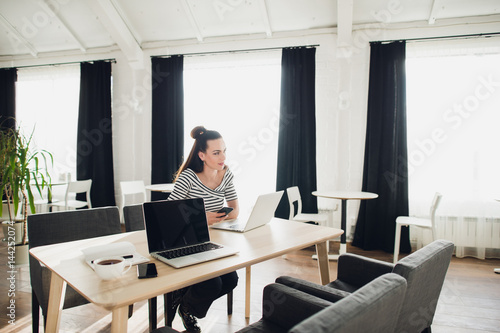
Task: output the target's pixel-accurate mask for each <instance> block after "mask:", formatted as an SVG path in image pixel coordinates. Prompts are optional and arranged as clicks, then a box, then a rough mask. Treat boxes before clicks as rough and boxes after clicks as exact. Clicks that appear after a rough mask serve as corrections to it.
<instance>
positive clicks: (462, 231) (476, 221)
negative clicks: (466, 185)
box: [410, 216, 500, 259]
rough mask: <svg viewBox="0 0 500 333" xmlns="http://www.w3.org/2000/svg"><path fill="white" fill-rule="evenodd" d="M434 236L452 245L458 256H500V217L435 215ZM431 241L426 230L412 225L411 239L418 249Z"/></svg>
mask: <svg viewBox="0 0 500 333" xmlns="http://www.w3.org/2000/svg"><path fill="white" fill-rule="evenodd" d="M436 232H437V235H436V237H437V238H438V239H447V240H450V241H452V242H453V243H454V244H455V255H456V256H457V257H459V258H462V257H466V256H472V257H476V258H480V259H484V258H500V218H486V217H462V216H437V217H436ZM431 241H432V234H431V233H430V231H428V230H423V229H421V228H416V227H411V229H410V242H411V243H412V245H416V248H420V247H421V246H423V245H426V244H428V243H430V242H431Z"/></svg>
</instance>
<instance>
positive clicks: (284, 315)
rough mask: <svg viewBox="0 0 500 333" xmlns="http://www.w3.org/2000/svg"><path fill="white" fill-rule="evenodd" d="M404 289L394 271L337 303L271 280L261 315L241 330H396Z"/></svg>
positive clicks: (290, 332)
mask: <svg viewBox="0 0 500 333" xmlns="http://www.w3.org/2000/svg"><path fill="white" fill-rule="evenodd" d="M405 291H406V280H405V279H404V278H402V277H401V276H399V275H397V274H393V273H389V274H385V275H383V276H380V277H378V278H376V279H375V280H373V281H371V282H370V283H368V284H367V285H366V286H364V287H362V288H360V289H359V290H357V291H356V292H354V293H352V294H350V295H349V296H347V297H345V298H343V299H342V300H340V301H338V302H336V303H331V302H329V301H325V300H322V299H321V298H318V297H316V296H312V295H309V294H307V293H304V292H302V291H299V290H297V289H294V288H291V287H288V286H285V285H281V284H278V283H274V284H270V285H268V286H266V287H265V288H264V296H263V303H262V319H260V320H259V321H258V322H256V323H254V324H252V325H250V326H248V327H245V328H244V329H242V330H240V331H238V333H249V332H251V333H264V332H269V333H271V332H272V333H279V332H288V333H303V332H307V333H326V332H331V333H353V332H373V333H378V332H380V333H387V332H394V329H395V327H396V323H397V318H398V315H399V312H400V309H401V305H402V303H403V299H404V295H405Z"/></svg>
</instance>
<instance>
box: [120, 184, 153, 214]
mask: <svg viewBox="0 0 500 333" xmlns="http://www.w3.org/2000/svg"><path fill="white" fill-rule="evenodd" d="M120 189H121V192H122V200H121V203H120V214H121V215H122V223H123V207H125V205H126V197H127V196H129V195H140V201H139V202H137V201H135V202H130V203H129V204H132V203H143V202H145V201H146V200H147V199H146V187H145V186H144V182H143V181H142V180H132V181H122V182H120Z"/></svg>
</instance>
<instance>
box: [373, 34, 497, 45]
mask: <svg viewBox="0 0 500 333" xmlns="http://www.w3.org/2000/svg"><path fill="white" fill-rule="evenodd" d="M496 35H500V32H491V33H480V34H470V35H452V36H435V37H421V38H408V39H394V40H380V41H374V42H370V43H394V42H402V41H406V42H412V41H425V40H433V39H461V38H476V37H485V38H488V37H493V36H496Z"/></svg>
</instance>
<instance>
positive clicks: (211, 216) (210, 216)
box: [207, 212, 227, 225]
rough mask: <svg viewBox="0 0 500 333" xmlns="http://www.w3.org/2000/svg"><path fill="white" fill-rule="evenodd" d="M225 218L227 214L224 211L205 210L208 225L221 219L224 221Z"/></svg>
mask: <svg viewBox="0 0 500 333" xmlns="http://www.w3.org/2000/svg"><path fill="white" fill-rule="evenodd" d="M225 219H227V215H226V214H224V213H216V212H207V222H208V225H212V224H214V223H219V222H221V221H224V220H225Z"/></svg>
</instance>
